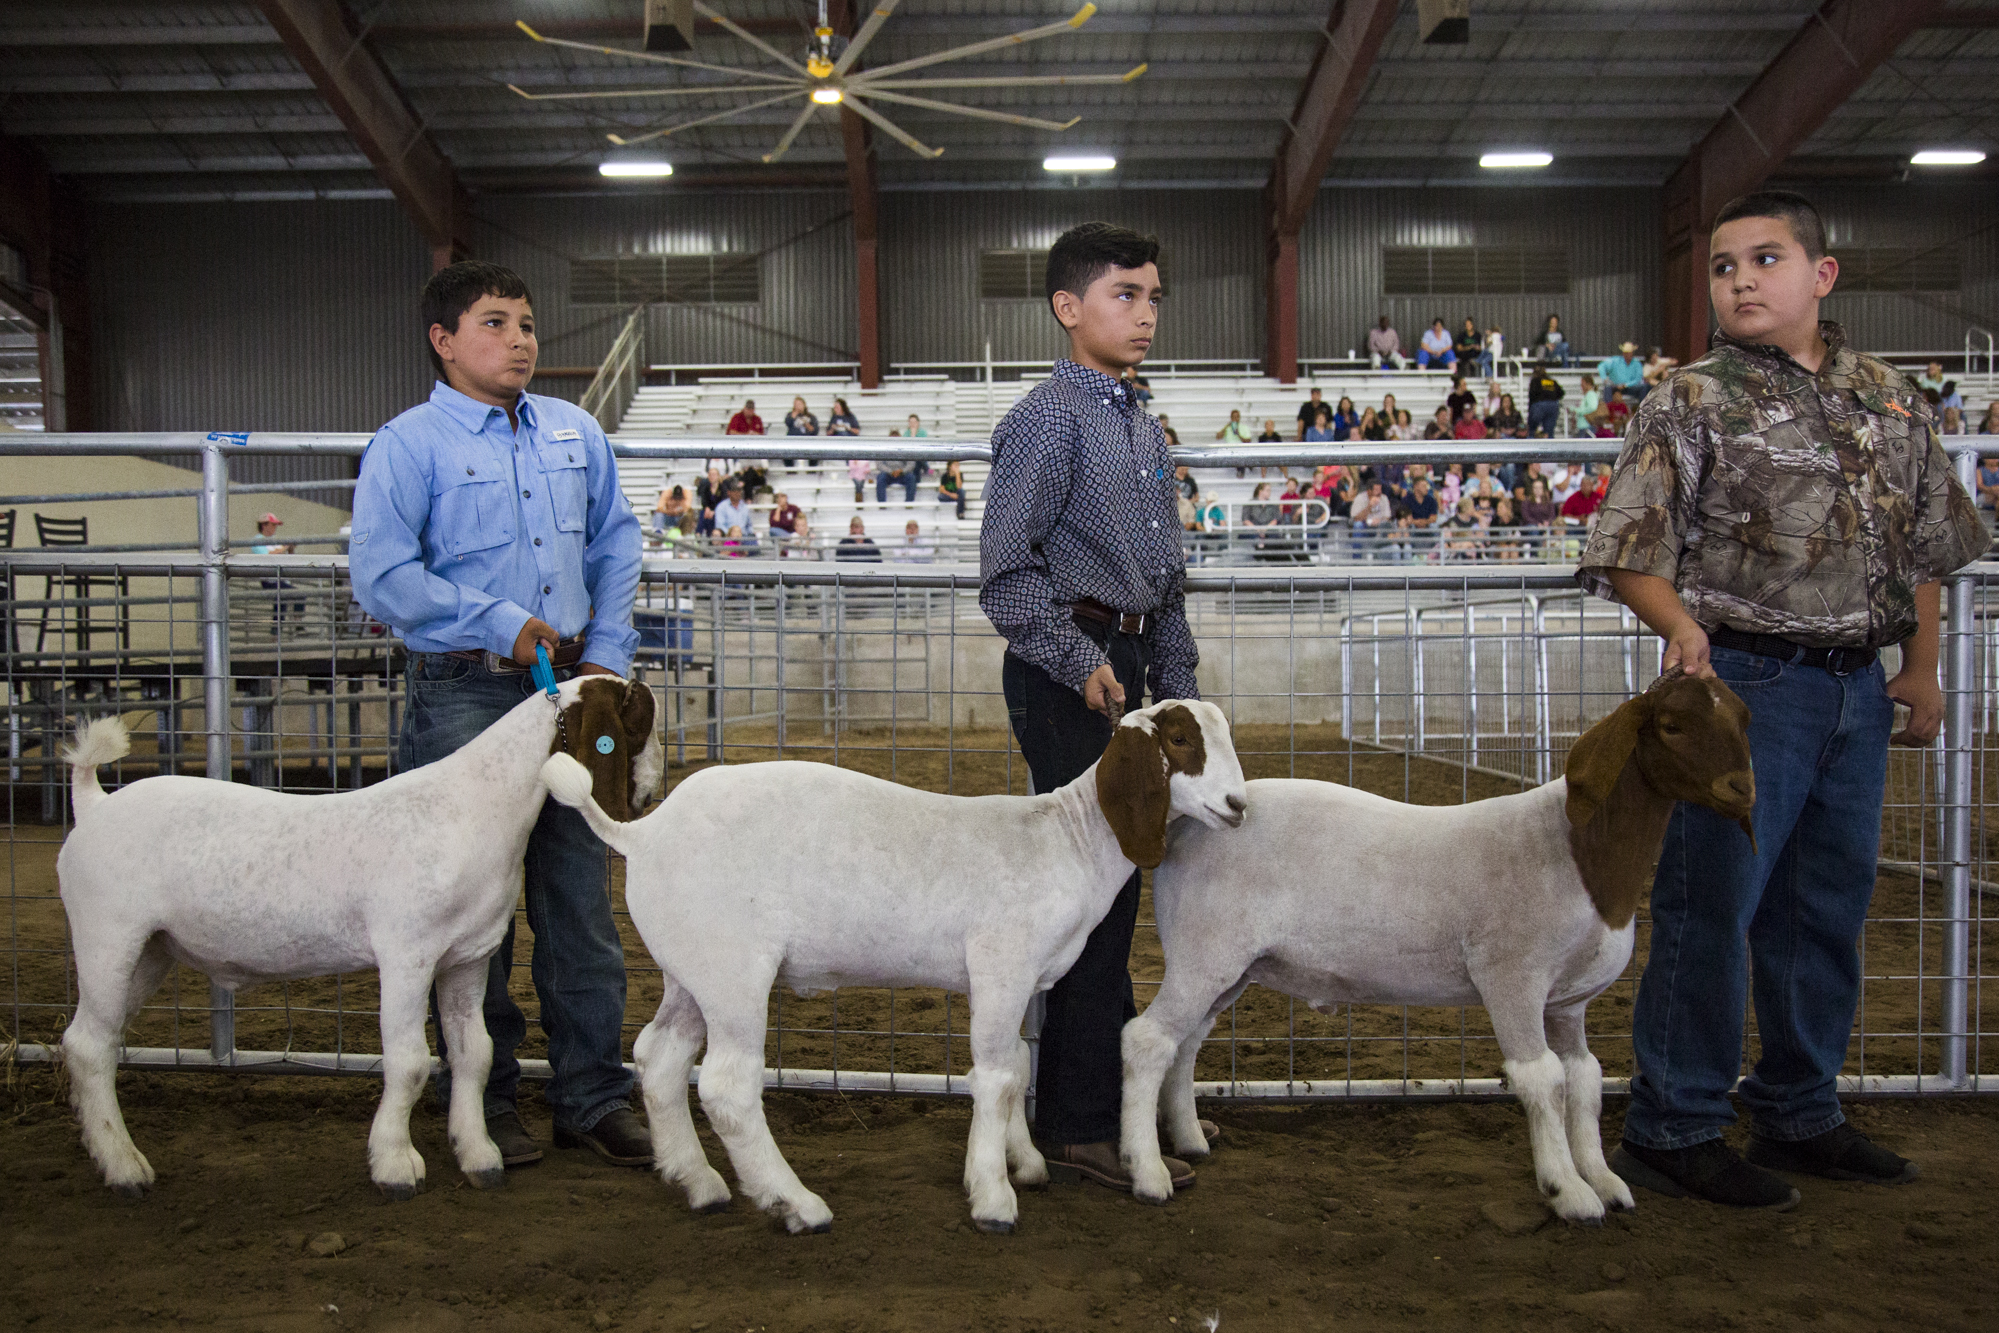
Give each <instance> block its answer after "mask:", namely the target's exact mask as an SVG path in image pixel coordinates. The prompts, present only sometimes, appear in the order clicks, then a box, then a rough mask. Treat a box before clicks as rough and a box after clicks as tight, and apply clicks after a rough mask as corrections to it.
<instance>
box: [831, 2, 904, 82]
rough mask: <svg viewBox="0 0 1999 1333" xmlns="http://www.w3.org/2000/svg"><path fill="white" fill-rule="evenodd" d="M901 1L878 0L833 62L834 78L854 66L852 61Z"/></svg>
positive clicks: (858, 56)
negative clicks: (871, 11) (858, 29)
mask: <svg viewBox="0 0 1999 1333" xmlns="http://www.w3.org/2000/svg"><path fill="white" fill-rule="evenodd" d="M901 3H902V0H878V3H877V4H876V5H875V11H874V13H872V14H870V15H868V21H867V22H866V23H863V24H862V25H861V30H860V31H859V32H857V33H855V34H854V37H853V40H852V41H850V42H848V43H847V49H846V50H845V51H842V52H841V53H840V58H839V59H838V60H836V61H834V62H833V77H834V78H836V79H837V78H839V77H840V76H841V75H843V74H845V73H846V72H847V71H848V70H850V69H852V68H853V67H854V62H855V61H856V60H859V59H860V58H861V52H862V51H864V50H866V49H867V45H868V43H869V42H872V41H873V40H874V39H875V34H876V33H878V32H880V31H881V26H882V24H884V23H886V22H888V16H889V15H890V14H893V13H895V7H896V6H897V5H899V4H901Z"/></svg>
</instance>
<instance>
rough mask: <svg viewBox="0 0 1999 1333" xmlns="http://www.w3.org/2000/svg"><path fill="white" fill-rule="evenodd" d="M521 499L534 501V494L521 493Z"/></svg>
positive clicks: (529, 492)
mask: <svg viewBox="0 0 1999 1333" xmlns="http://www.w3.org/2000/svg"><path fill="white" fill-rule="evenodd" d="M521 499H523V500H532V499H534V492H533V491H522V492H521Z"/></svg>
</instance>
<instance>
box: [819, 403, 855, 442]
mask: <svg viewBox="0 0 1999 1333" xmlns="http://www.w3.org/2000/svg"><path fill="white" fill-rule="evenodd" d="M826 433H827V434H828V435H859V434H860V433H861V423H860V419H859V418H857V417H856V416H855V415H854V412H853V409H852V408H850V407H848V406H847V400H846V399H844V398H835V399H834V400H833V413H832V415H831V416H829V417H827V418H826Z"/></svg>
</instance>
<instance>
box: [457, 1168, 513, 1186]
mask: <svg viewBox="0 0 1999 1333" xmlns="http://www.w3.org/2000/svg"><path fill="white" fill-rule="evenodd" d="M506 1178H507V1169H506V1168H505V1167H503V1166H496V1167H493V1168H492V1169H491V1170H488V1171H467V1172H466V1173H465V1181H466V1183H467V1184H469V1185H470V1186H471V1187H472V1188H473V1189H475V1190H496V1189H498V1188H500V1186H501V1184H502V1183H504V1182H505V1180H506Z"/></svg>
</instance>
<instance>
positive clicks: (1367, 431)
mask: <svg viewBox="0 0 1999 1333" xmlns="http://www.w3.org/2000/svg"><path fill="white" fill-rule="evenodd" d="M1360 437H1361V438H1362V439H1363V440H1385V439H1387V438H1388V426H1387V425H1386V423H1384V422H1383V421H1382V419H1381V414H1380V413H1379V412H1376V411H1375V410H1374V409H1373V408H1371V407H1370V408H1368V409H1367V410H1366V411H1364V412H1362V413H1361V414H1360Z"/></svg>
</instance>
